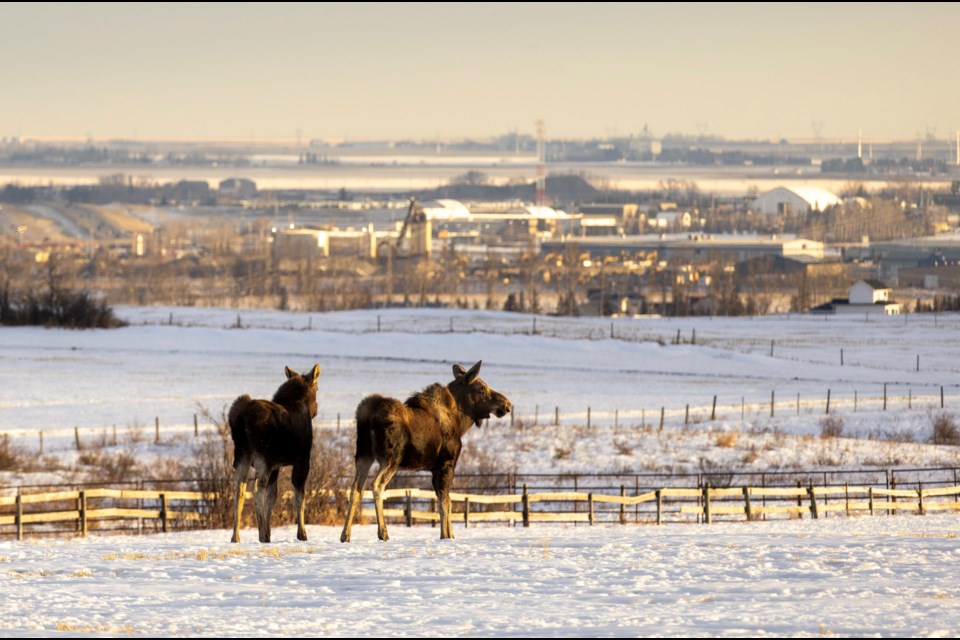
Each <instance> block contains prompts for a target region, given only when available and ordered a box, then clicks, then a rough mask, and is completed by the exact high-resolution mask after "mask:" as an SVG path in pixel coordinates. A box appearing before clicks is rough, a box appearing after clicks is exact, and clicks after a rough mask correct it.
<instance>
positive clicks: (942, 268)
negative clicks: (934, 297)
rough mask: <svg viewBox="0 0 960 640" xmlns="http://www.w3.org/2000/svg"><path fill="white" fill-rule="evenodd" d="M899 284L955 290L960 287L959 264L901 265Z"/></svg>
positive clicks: (907, 286) (915, 287) (905, 287)
mask: <svg viewBox="0 0 960 640" xmlns="http://www.w3.org/2000/svg"><path fill="white" fill-rule="evenodd" d="M898 275H899V285H900V286H901V287H902V288H904V289H929V290H932V291H936V290H948V291H951V292H953V291H957V290H958V289H960V265H958V264H934V265H929V266H923V265H921V266H919V267H901V268H900V270H899V271H898Z"/></svg>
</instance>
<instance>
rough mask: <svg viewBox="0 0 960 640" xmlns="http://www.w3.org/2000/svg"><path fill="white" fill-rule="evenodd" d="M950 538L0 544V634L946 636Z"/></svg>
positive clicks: (832, 529)
mask: <svg viewBox="0 0 960 640" xmlns="http://www.w3.org/2000/svg"><path fill="white" fill-rule="evenodd" d="M958 529H960V516H958V515H936V516H932V515H931V516H924V517H921V516H895V517H881V516H878V517H874V518H869V517H864V518H852V519H851V518H831V519H827V520H816V521H814V520H799V521H798V520H793V521H779V522H763V523H751V524H734V523H728V524H714V525H709V526H697V525H682V524H673V525H664V526H661V527H656V526H634V525H627V526H619V525H606V526H597V527H584V526H579V527H573V526H552V525H538V526H535V527H532V528H530V529H523V528H522V527H516V528H511V527H506V526H484V527H480V528H470V529H468V530H464V529H463V528H462V525H457V526H456V529H455V533H456V535H457V538H456V539H455V540H448V541H440V540H439V539H438V536H437V530H436V529H431V528H429V527H419V528H417V527H415V528H413V529H400V528H398V529H395V530H394V535H393V538H392V539H391V540H390V541H389V542H386V543H382V542H379V541H377V540H376V533H375V531H374V529H373V528H372V527H361V528H358V529H356V533H355V538H354V541H353V542H351V543H350V544H341V543H340V542H339V541H337V538H338V533H339V530H338V529H333V528H330V527H308V535H309V536H310V537H311V540H310V541H309V542H306V543H300V542H296V541H295V540H294V533H295V531H294V529H293V528H292V527H284V528H281V529H278V530H277V531H276V532H275V540H278V541H279V542H275V543H274V544H272V545H258V544H257V543H254V542H245V543H241V544H239V545H231V544H230V543H229V542H228V541H227V540H228V537H229V536H228V534H227V532H224V531H211V532H196V533H179V534H166V535H155V536H142V537H115V536H111V537H90V538H87V539H73V540H68V541H63V540H57V541H54V540H38V541H29V542H26V543H15V542H0V585H2V586H0V589H2V592H3V597H2V598H0V634H2V635H3V636H6V637H14V636H18V637H20V636H37V635H42V636H49V635H52V634H54V633H58V634H59V633H63V634H66V635H72V636H90V635H96V636H127V635H135V636H147V637H168V636H234V637H247V636H276V637H298V636H300V637H316V636H342V637H371V636H373V637H379V636H421V637H422V636H431V637H444V638H445V637H459V636H541V637H542V636H564V637H583V636H615V637H631V636H685V637H689V636H700V637H705V636H738V637H744V636H747V637H756V636H777V637H799V636H824V635H838V636H857V637H870V636H901V637H919V636H924V637H936V636H941V637H953V636H954V635H955V632H956V630H957V628H960V607H957V599H958V597H960V578H958V573H957V571H956V566H957V563H958V562H960V546H958V544H957V531H958Z"/></svg>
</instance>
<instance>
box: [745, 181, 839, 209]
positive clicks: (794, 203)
mask: <svg viewBox="0 0 960 640" xmlns="http://www.w3.org/2000/svg"><path fill="white" fill-rule="evenodd" d="M840 203H841V199H840V198H839V197H838V196H837V195H836V194H834V193H831V192H829V191H827V190H826V189H822V188H820V187H812V186H807V185H802V186H798V187H777V188H776V189H772V190H770V191H767V192H766V193H764V194H761V195H760V196H759V197H758V198H757V199H756V200H754V201H753V210H754V211H760V212H761V213H764V214H766V215H775V214H778V213H780V214H784V213H807V212H809V211H823V210H824V209H826V208H827V207H832V206H834V205H837V204H840Z"/></svg>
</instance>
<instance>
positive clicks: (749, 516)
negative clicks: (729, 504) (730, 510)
mask: <svg viewBox="0 0 960 640" xmlns="http://www.w3.org/2000/svg"><path fill="white" fill-rule="evenodd" d="M743 502H744V511H746V513H747V522H749V521H750V520H753V509H751V508H750V488H749V487H744V488H743Z"/></svg>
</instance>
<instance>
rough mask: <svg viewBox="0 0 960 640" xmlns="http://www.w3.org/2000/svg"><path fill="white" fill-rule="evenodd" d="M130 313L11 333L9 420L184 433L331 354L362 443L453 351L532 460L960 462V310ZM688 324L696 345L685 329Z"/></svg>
mask: <svg viewBox="0 0 960 640" xmlns="http://www.w3.org/2000/svg"><path fill="white" fill-rule="evenodd" d="M118 311H119V314H120V315H121V316H122V317H124V318H126V319H127V320H128V321H129V322H130V323H131V324H130V326H128V327H126V328H122V329H116V330H108V331H106V330H101V331H60V330H51V329H42V328H33V327H17V328H10V327H8V328H3V329H0V432H5V433H9V434H10V435H11V436H14V438H13V440H14V441H15V442H17V443H20V445H21V446H23V447H26V448H28V449H30V450H34V451H35V450H37V449H38V447H39V438H38V430H43V431H44V433H45V452H50V451H55V450H56V449H57V448H58V447H59V448H60V449H69V448H71V447H72V446H73V439H74V438H73V436H74V428H75V427H79V429H80V432H81V435H82V436H83V437H84V438H89V437H93V434H97V433H107V434H108V435H109V432H110V431H111V430H112V429H113V427H116V428H117V429H118V430H119V432H120V433H121V436H122V434H123V433H124V432H125V431H129V430H131V429H132V430H134V431H135V432H139V434H140V438H141V439H142V440H146V441H152V438H151V436H152V435H153V432H154V428H155V424H156V421H157V420H159V423H160V425H161V438H162V439H163V440H166V441H169V440H170V439H171V438H172V437H174V436H175V435H176V434H182V435H184V436H185V435H186V434H192V433H193V416H194V415H195V414H197V413H198V407H200V406H202V407H204V408H206V409H208V410H210V411H211V412H212V413H213V414H218V413H219V412H220V411H221V410H222V409H223V408H224V407H225V406H227V405H229V403H230V402H232V401H233V399H234V398H235V397H236V396H238V395H239V394H241V393H249V394H251V395H252V396H254V397H270V396H272V394H273V392H274V391H275V390H276V388H277V386H278V385H279V384H280V383H281V382H282V381H283V379H284V378H283V367H284V366H286V365H289V366H291V367H293V368H294V369H297V370H306V369H308V368H309V367H311V366H313V364H314V363H319V364H320V365H321V367H322V369H323V373H322V376H321V379H320V389H319V394H318V401H319V406H320V413H319V415H318V418H317V420H316V422H315V424H316V425H317V426H318V427H319V428H327V429H331V428H335V426H336V424H337V418H338V416H339V418H340V423H341V425H342V426H343V427H344V429H343V438H344V442H345V446H352V443H350V439H349V434H348V431H349V426H350V422H351V420H352V417H353V412H354V409H355V407H356V405H357V403H358V402H359V400H360V399H361V398H363V397H364V396H365V395H367V394H369V393H373V392H378V393H384V394H389V395H395V396H398V397H406V396H407V395H409V394H410V393H411V392H413V391H417V390H420V389H422V388H423V387H425V386H427V385H428V384H430V383H432V382H435V381H443V382H446V381H448V380H450V379H451V373H450V367H451V365H452V364H453V363H460V364H464V365H466V366H469V365H470V364H472V363H473V362H475V361H477V360H483V362H484V364H483V369H482V376H483V378H484V379H485V380H486V381H487V382H488V383H489V384H490V385H491V386H492V387H494V388H495V389H497V390H499V391H501V392H502V393H505V394H506V395H508V396H509V397H510V398H511V400H512V401H513V403H514V407H515V416H514V418H515V419H516V420H518V421H519V422H520V423H522V425H523V429H520V428H519V427H520V425H518V424H515V428H514V429H510V428H509V426H510V420H509V419H504V420H500V421H496V420H493V421H491V428H489V429H479V430H474V431H472V432H471V433H470V434H469V436H468V438H467V440H468V445H469V446H470V447H473V448H476V449H489V450H491V451H496V455H497V457H498V459H499V460H501V461H503V463H504V464H505V465H506V466H509V467H512V468H514V469H515V470H517V471H523V472H527V473H529V472H558V471H563V472H570V471H578V472H582V473H593V472H597V471H633V472H641V471H645V470H670V469H673V470H690V469H693V470H697V469H699V468H700V467H702V466H703V464H702V462H701V461H702V460H704V459H707V460H710V461H711V464H720V465H735V466H745V467H748V468H751V469H754V470H764V469H775V468H784V467H791V466H792V467H804V468H812V467H818V466H851V465H864V464H866V465H872V466H904V465H906V466H910V465H913V466H918V465H921V466H929V465H942V464H945V465H954V464H957V463H958V461H960V457H958V452H957V450H956V448H955V447H931V446H930V445H928V444H925V443H926V441H928V440H929V438H930V435H931V430H932V423H933V421H934V419H935V418H936V416H938V415H939V414H940V413H941V409H940V394H941V389H943V393H944V403H945V409H946V411H947V412H951V411H956V410H960V379H958V375H957V374H958V371H960V364H958V363H960V347H958V345H960V316H957V315H940V316H936V317H935V316H932V315H930V316H916V315H914V316H909V317H903V318H878V317H875V316H873V317H871V318H869V320H867V319H865V318H861V317H853V318H836V317H834V318H823V317H811V316H793V317H783V316H779V317H766V318H754V319H749V318H746V319H744V318H738V319H730V318H712V319H711V318H688V319H682V320H668V319H617V320H614V321H610V320H602V319H559V318H547V317H539V318H536V319H534V318H532V317H531V316H527V315H518V314H509V313H502V312H500V313H496V312H477V311H455V310H422V309H416V310H390V311H352V312H343V313H330V314H305V313H280V312H275V311H274V312H271V311H246V310H245V311H241V312H237V311H236V310H224V309H192V308H120V309H119V310H118ZM171 320H172V324H170V323H171ZM238 321H239V323H238ZM534 322H536V323H537V324H536V331H537V333H536V334H535V335H530V334H531V333H532V331H533V328H534V326H533V323H534ZM237 324H239V325H240V326H241V327H242V328H235V326H236V325H237ZM378 326H379V327H380V330H379V331H378V330H377V329H378ZM451 329H452V330H451ZM611 333H612V334H613V335H614V336H615V337H614V338H613V339H611V338H610V335H611ZM677 334H679V335H680V337H681V340H682V341H683V344H673V342H674V341H675V340H676V338H677ZM694 340H695V344H691V342H693V341H694ZM771 350H772V355H771ZM841 350H842V351H843V355H842V364H841ZM918 361H919V370H918V366H917V364H918ZM885 387H886V389H887V394H888V397H887V409H886V410H884V408H883V393H884V388H885ZM828 393H829V394H830V402H831V414H832V415H833V416H834V417H835V419H837V420H839V421H842V433H843V435H845V436H860V438H841V439H839V440H833V441H830V442H823V441H821V440H820V439H819V437H818V436H819V435H820V434H821V430H822V425H821V421H822V420H823V418H824V416H825V413H826V400H827V395H828ZM771 394H773V395H774V401H775V404H774V409H775V411H774V416H773V417H771V416H770V400H771ZM714 396H716V398H717V409H716V419H713V420H711V419H710V418H711V414H712V412H713V407H712V403H713V398H714ZM688 405H689V411H688V409H687V406H688ZM661 409H663V411H664V430H663V431H662V432H661V431H659V424H660V412H661ZM588 411H589V420H590V428H589V429H588V428H586V425H587V420H588ZM558 414H559V425H555V422H557V416H558ZM201 427H209V423H205V424H201ZM684 427H686V428H684ZM104 430H106V431H104ZM651 430H652V431H655V432H656V433H651ZM723 434H726V435H723ZM654 436H655V437H654ZM868 436H869V439H866V438H867V437H868ZM812 437H816V438H815V439H813V440H812V439H811V438H812ZM720 438H723V440H720ZM909 440H913V441H914V442H913V443H910V442H904V441H909ZM465 455H466V454H465ZM467 457H468V458H469V456H467Z"/></svg>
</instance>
